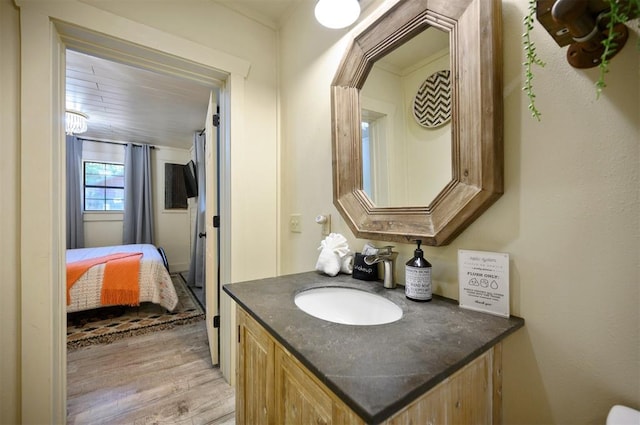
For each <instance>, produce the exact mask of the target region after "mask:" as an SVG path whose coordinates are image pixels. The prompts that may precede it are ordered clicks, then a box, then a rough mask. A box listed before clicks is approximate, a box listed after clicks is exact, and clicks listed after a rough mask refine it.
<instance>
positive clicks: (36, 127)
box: [15, 0, 250, 423]
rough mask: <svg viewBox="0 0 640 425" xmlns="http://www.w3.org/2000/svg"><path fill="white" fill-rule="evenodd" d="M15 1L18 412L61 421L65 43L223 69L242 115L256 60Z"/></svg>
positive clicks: (94, 16)
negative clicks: (246, 83)
mask: <svg viewBox="0 0 640 425" xmlns="http://www.w3.org/2000/svg"><path fill="white" fill-rule="evenodd" d="M15 3H16V5H17V6H18V7H19V8H20V40H21V43H20V45H21V110H20V120H21V127H20V128H21V150H22V155H21V175H20V179H21V192H22V194H21V206H20V208H21V211H22V220H21V224H20V226H21V228H20V234H21V240H20V244H21V248H20V258H21V267H20V275H21V278H20V279H21V293H22V297H21V298H22V301H21V307H20V308H21V353H22V356H21V358H22V359H21V378H20V381H21V386H20V388H21V404H22V405H21V415H22V422H23V423H65V421H66V393H67V391H66V311H65V308H64V305H65V303H64V299H65V298H66V296H65V284H64V283H65V281H66V273H65V264H64V263H65V261H64V258H65V255H64V253H65V249H66V247H65V241H66V238H65V236H64V235H65V220H64V217H65V213H66V211H65V204H64V200H65V199H66V194H65V184H64V180H65V177H64V169H65V166H64V161H65V144H64V126H63V122H64V121H63V120H64V109H65V104H64V100H65V93H64V70H65V63H64V57H65V56H64V55H65V49H66V47H67V46H69V47H73V48H75V49H78V50H84V51H87V52H93V54H95V53H96V52H97V51H102V52H103V55H106V54H107V53H108V54H110V55H114V56H112V57H113V58H114V59H116V58H118V57H127V58H129V59H130V58H132V57H136V56H137V57H139V58H140V59H141V60H146V61H148V64H151V63H155V64H156V65H157V66H158V67H160V68H161V69H164V71H165V72H169V70H172V72H176V73H178V74H179V73H181V72H184V73H187V74H189V75H199V76H200V77H202V78H205V79H211V78H214V79H218V80H220V81H221V82H223V83H224V84H222V87H221V88H220V104H221V110H222V111H227V113H229V114H233V115H234V116H235V117H236V118H238V117H242V116H243V112H244V111H243V104H244V102H243V101H242V96H244V81H245V78H246V77H247V75H248V72H249V68H250V63H249V62H248V61H246V60H243V59H240V58H237V57H235V56H232V55H229V54H227V53H224V52H220V51H217V50H215V49H211V48H209V47H206V46H204V45H201V44H198V43H194V42H192V41H190V40H187V39H183V38H181V37H177V36H174V35H171V34H169V33H166V32H163V31H160V30H157V29H155V28H152V27H149V26H146V25H144V24H140V23H137V22H134V21H130V20H128V19H125V18H122V17H119V16H116V15H113V14H111V13H108V12H105V11H102V10H99V9H96V8H94V7H92V6H90V5H86V4H83V3H80V2H32V1H29V0H15ZM124 40H126V41H124ZM118 55H122V56H118ZM239 123H240V120H238V119H234V120H229V118H228V117H226V119H223V120H222V128H221V133H220V142H221V169H220V172H221V181H220V185H221V193H220V196H221V204H222V205H226V206H225V209H229V211H230V202H229V200H230V169H229V168H228V167H227V164H229V157H230V146H231V134H234V130H235V128H234V127H238V128H237V132H235V134H242V131H241V130H240V126H239ZM35 170H38V172H35ZM34 188H35V189H34ZM227 197H228V198H227ZM27 211H28V212H29V219H28V220H26V219H25V218H26V216H25V214H26V212H27ZM225 213H226V212H225V211H221V214H225ZM228 216H229V215H228ZM27 221H28V222H27ZM224 230H225V231H222V232H221V245H222V246H221V250H224V249H225V247H227V248H228V247H229V246H230V243H231V242H230V239H231V238H230V230H231V229H230V228H227V229H224ZM223 252H224V251H223ZM220 267H221V276H222V278H223V279H224V277H225V276H229V273H230V271H229V270H230V257H229V256H221V258H220ZM222 281H223V282H224V280H222ZM227 379H232V377H227Z"/></svg>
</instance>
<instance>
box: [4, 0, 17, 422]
mask: <svg viewBox="0 0 640 425" xmlns="http://www.w3.org/2000/svg"><path fill="white" fill-rule="evenodd" d="M17 34H18V11H17V9H16V8H15V7H14V6H13V2H12V1H11V0H1V1H0V58H2V60H0V149H2V155H0V199H2V207H0V252H1V253H2V254H1V255H0V291H1V292H2V296H0V382H1V383H2V384H0V423H1V424H13V423H18V422H19V420H20V370H21V367H20V366H21V361H20V326H19V323H20V287H19V285H18V282H19V280H20V255H19V252H20V233H19V228H20V221H21V218H20V144H19V138H20V44H19V40H18V35H17Z"/></svg>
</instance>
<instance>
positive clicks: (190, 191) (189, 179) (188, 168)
mask: <svg viewBox="0 0 640 425" xmlns="http://www.w3.org/2000/svg"><path fill="white" fill-rule="evenodd" d="M182 173H183V174H184V186H185V189H186V190H187V198H195V197H196V196H198V179H197V177H196V176H197V175H198V174H197V170H196V164H195V162H193V161H189V162H187V163H186V164H184V165H183V166H182Z"/></svg>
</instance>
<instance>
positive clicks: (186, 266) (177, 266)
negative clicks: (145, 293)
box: [169, 263, 189, 273]
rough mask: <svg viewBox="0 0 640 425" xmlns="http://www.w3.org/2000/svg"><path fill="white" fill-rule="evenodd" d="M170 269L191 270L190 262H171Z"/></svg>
mask: <svg viewBox="0 0 640 425" xmlns="http://www.w3.org/2000/svg"><path fill="white" fill-rule="evenodd" d="M169 270H171V273H177V272H182V271H185V270H189V263H169Z"/></svg>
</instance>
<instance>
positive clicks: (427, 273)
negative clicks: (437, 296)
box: [404, 239, 432, 301]
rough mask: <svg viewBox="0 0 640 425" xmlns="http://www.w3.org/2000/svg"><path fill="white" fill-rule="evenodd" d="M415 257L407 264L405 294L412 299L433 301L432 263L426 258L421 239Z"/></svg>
mask: <svg viewBox="0 0 640 425" xmlns="http://www.w3.org/2000/svg"><path fill="white" fill-rule="evenodd" d="M416 242H417V243H418V248H416V250H415V251H414V254H413V258H412V259H411V260H409V261H407V264H406V265H405V285H404V292H405V296H406V297H407V298H408V299H410V300H412V301H431V297H432V293H431V264H430V263H429V262H428V261H427V260H425V258H424V253H423V252H422V250H421V249H420V244H421V243H422V241H421V240H419V239H418V240H416Z"/></svg>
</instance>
